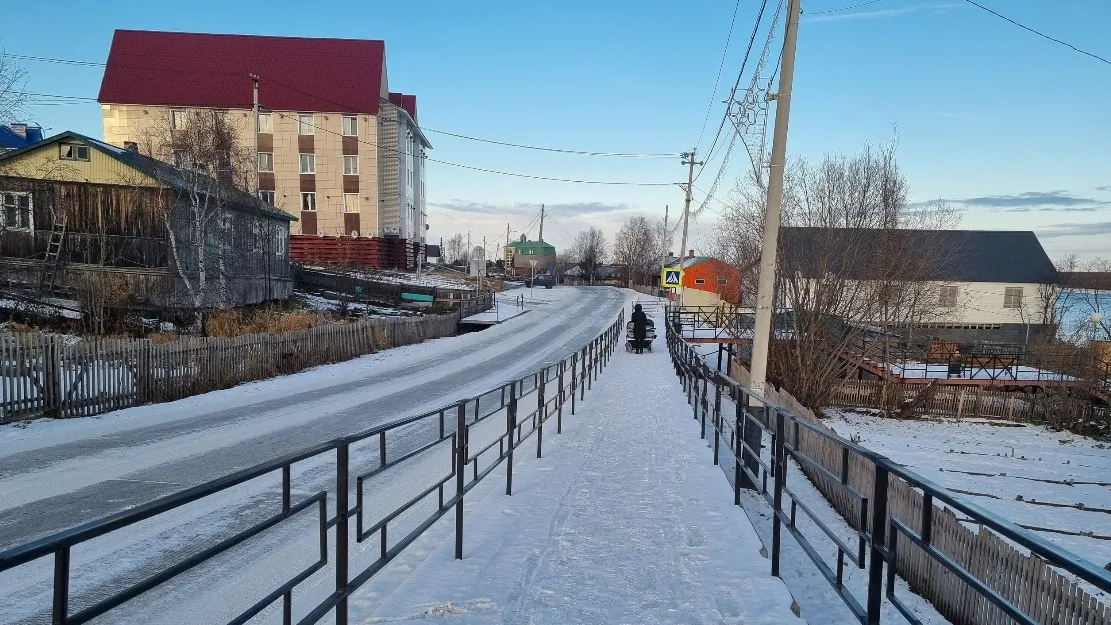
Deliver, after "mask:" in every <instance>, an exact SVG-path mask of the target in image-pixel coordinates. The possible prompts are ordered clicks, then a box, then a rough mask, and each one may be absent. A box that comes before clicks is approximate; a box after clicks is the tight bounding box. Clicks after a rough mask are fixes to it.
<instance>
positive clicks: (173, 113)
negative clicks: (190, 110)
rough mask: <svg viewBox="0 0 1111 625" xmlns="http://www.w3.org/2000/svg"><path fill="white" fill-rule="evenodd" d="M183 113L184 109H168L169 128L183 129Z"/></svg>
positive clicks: (184, 112)
mask: <svg viewBox="0 0 1111 625" xmlns="http://www.w3.org/2000/svg"><path fill="white" fill-rule="evenodd" d="M185 114H186V111H185V109H170V130H185V124H184V122H185ZM179 118H180V119H179Z"/></svg>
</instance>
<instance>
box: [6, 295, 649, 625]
mask: <svg viewBox="0 0 1111 625" xmlns="http://www.w3.org/2000/svg"><path fill="white" fill-rule="evenodd" d="M626 297H627V295H626V293H625V292H622V291H618V290H615V289H609V288H584V289H574V288H559V289H553V290H552V291H547V292H545V293H544V294H537V295H536V301H535V302H533V301H530V303H529V307H530V308H532V311H531V312H530V313H529V314H527V315H522V316H520V317H518V318H516V319H513V320H511V321H509V322H507V323H504V324H501V325H499V326H497V327H494V328H491V329H489V330H486V331H483V332H477V333H472V334H467V335H463V336H460V337H453V338H448V339H440V340H436V341H429V342H426V343H423V344H421V345H414V346H409V347H405V348H399V349H395V350H389V351H386V352H382V353H379V354H375V355H372V356H368V357H364V358H360V359H357V360H353V361H350V362H346V363H339V364H336V365H329V366H324V367H318V368H316V369H313V370H310V371H306V372H303V373H300V374H296V375H291V376H285V377H282V378H276V379H272V380H267V381H263V382H258V383H252V384H246V385H242V386H239V387H236V388H233V389H228V390H226V391H217V392H213V393H208V394H205V395H201V396H197V397H193V398H188V399H184V400H180V401H177V402H172V403H167V404H160V405H154V406H144V407H139V408H132V409H128V410H123V411H119V412H116V413H111V414H107V415H103V416H101V417H97V418H86V419H71V420H66V421H38V422H35V423H32V424H31V425H30V426H28V427H26V428H25V429H21V428H17V427H13V426H5V427H3V428H0V550H2V549H5V548H8V547H11V546H14V545H17V544H21V543H25V542H27V541H29V540H33V539H35V538H38V537H42V536H45V535H47V534H50V533H53V532H56V531H58V530H61V529H64V528H68V527H71V526H74V525H77V524H80V523H82V522H86V521H90V520H94V519H97V518H101V517H103V516H106V515H108V514H112V513H115V512H119V511H122V510H126V509H129V508H131V507H134V506H136V505H139V504H142V503H145V502H147V501H150V500H152V499H155V498H157V497H160V496H164V495H167V494H170V493H173V492H177V491H180V490H184V489H186V488H188V487H190V486H193V485H196V484H199V483H203V482H205V481H208V480H211V479H214V478H216V477H219V476H223V475H226V474H229V473H231V472H234V471H235V470H238V469H243V468H246V467H249V466H252V465H255V464H258V463H259V462H262V461H264V460H267V459H270V458H273V457H276V456H280V455H282V454H285V453H289V452H292V451H296V450H300V449H302V448H306V447H309V446H311V445H313V444H315V443H319V442H323V441H327V440H331V439H333V438H335V437H337V436H339V435H342V434H349V433H353V432H356V431H360V430H364V429H367V428H369V427H372V426H374V425H378V424H381V423H384V422H386V421H392V420H395V419H398V418H401V417H404V416H408V415H413V414H417V413H419V412H422V411H425V410H430V409H433V408H437V407H440V406H442V405H445V404H448V403H450V402H452V401H454V400H457V399H462V398H463V397H467V396H471V395H474V394H477V393H479V392H481V391H484V390H486V389H488V388H491V387H494V386H496V385H498V384H500V383H502V382H504V381H506V380H508V379H511V378H513V377H517V376H520V375H523V374H526V373H528V372H531V371H533V370H535V369H537V368H538V367H539V366H540V365H541V364H542V363H544V362H547V361H555V360H558V359H560V358H562V357H564V356H565V355H566V354H567V353H569V352H570V351H572V350H574V349H577V348H579V347H581V346H582V345H583V344H584V343H586V342H587V341H588V340H590V339H591V338H593V337H594V336H595V335H596V334H597V333H598V332H599V331H601V330H602V329H604V328H605V326H606V325H608V324H609V323H611V322H612V321H613V317H614V316H615V315H616V314H617V312H618V311H619V310H620V309H621V306H622V305H623V304H624V303H625V301H626ZM353 462H354V460H353ZM334 475H335V474H334V468H333V467H332V466H330V465H329V463H327V462H320V463H317V464H315V465H314V464H312V463H305V466H300V465H299V466H298V467H297V468H296V469H295V488H296V489H298V491H299V492H300V493H308V492H315V491H318V490H321V489H327V488H328V485H329V484H333V485H334V479H335V478H334ZM274 489H275V483H274V481H273V480H269V481H265V480H258V481H255V482H249V483H247V484H246V485H244V487H242V488H237V489H236V490H235V492H228V493H226V494H221V495H219V496H216V497H212V498H208V499H205V500H202V501H201V502H197V503H195V504H190V505H189V506H186V507H185V508H181V509H179V511H178V512H177V513H176V514H173V515H166V518H157V517H156V518H155V519H151V520H148V521H144V522H143V523H140V524H138V525H136V526H132V527H131V528H129V529H128V530H127V531H126V532H120V533H116V534H112V535H109V536H106V537H103V538H99V539H96V540H94V541H91V542H90V543H87V544H86V545H85V546H84V547H82V549H81V550H80V552H78V551H77V550H75V554H74V563H73V566H72V568H73V569H74V571H75V580H74V593H75V606H74V609H80V607H81V606H82V605H89V604H90V603H91V602H93V601H94V600H96V599H98V598H103V597H104V596H106V594H107V593H109V592H112V591H118V590H119V589H120V585H121V584H124V583H134V582H135V581H137V580H138V579H140V578H141V577H142V576H144V575H150V574H151V573H153V572H155V571H157V570H160V569H162V568H165V566H167V565H168V563H171V562H174V561H179V560H180V559H181V558H182V557H184V556H185V555H187V554H191V553H196V552H197V551H198V550H200V549H202V548H203V547H205V546H207V545H209V544H211V542H212V538H213V536H220V537H222V536H227V535H229V533H231V532H233V531H235V530H237V529H241V528H242V527H243V523H244V522H248V523H253V522H257V521H258V520H260V518H262V515H263V514H272V513H273V512H274V505H275V498H274ZM331 504H334V493H333V494H331V495H329V505H331ZM309 516H311V515H309ZM305 521H306V523H309V522H311V521H312V519H311V518H306V519H305ZM297 529H298V528H296V527H292V524H291V526H290V527H285V528H281V529H280V530H275V531H273V532H270V533H268V534H267V535H265V536H263V537H262V538H260V539H256V541H257V543H258V544H255V545H253V547H254V549H253V550H252V549H251V548H250V547H251V546H252V545H245V546H244V547H240V548H237V550H236V551H234V552H229V554H225V555H224V556H221V557H220V558H219V559H218V561H214V562H212V563H211V567H215V569H213V568H211V567H210V568H208V569H205V571H206V572H207V573H208V574H209V577H211V578H212V579H217V578H218V577H219V575H217V573H218V572H219V571H223V572H224V573H225V574H228V573H230V574H232V575H233V576H235V575H238V576H241V581H243V582H244V583H243V584H242V586H241V587H240V588H238V589H236V591H235V592H234V593H233V594H236V593H239V594H249V592H248V591H250V590H252V589H254V588H257V587H268V586H269V584H266V583H264V581H265V580H266V579H267V577H268V576H269V575H273V574H275V573H274V572H273V571H274V570H276V569H277V568H280V567H283V566H285V567H286V568H290V567H294V566H298V567H300V566H304V564H303V562H304V560H303V559H302V560H301V561H300V562H294V563H290V562H287V561H285V560H283V558H282V557H279V555H280V554H279V555H274V557H273V559H275V561H274V562H269V561H267V559H266V558H263V557H260V556H261V554H262V553H267V555H271V554H269V553H268V552H267V551H266V550H269V549H273V550H274V551H275V553H278V552H280V551H281V550H280V549H278V547H279V546H282V547H284V546H285V545H286V544H287V542H283V541H284V538H283V534H285V535H287V536H288V535H293V534H296V533H297V532H296V530H297ZM300 531H301V533H302V534H303V533H304V532H305V528H304V527H302V528H300ZM121 534H122V535H121ZM309 535H310V536H311V532H309ZM308 552H310V553H311V552H312V548H311V546H310V548H309V549H308ZM301 555H303V553H302V554H301ZM287 559H293V558H292V556H290V557H289V558H287ZM38 564H41V566H38V567H37V568H33V569H28V568H22V569H18V570H16V571H9V572H7V573H4V574H0V623H34V622H43V621H42V620H41V619H42V618H43V617H44V615H45V612H44V610H45V609H48V607H49V603H50V601H49V592H50V584H49V580H50V577H49V566H48V564H49V563H47V562H44V561H40V562H39V563H38ZM255 569H258V572H257V574H254V575H253V574H252V573H251V571H254V570H255ZM252 575H253V576H252ZM252 580H254V582H253V583H252ZM194 581H195V580H194ZM175 583H176V581H175ZM191 583H193V582H192V581H190V580H189V579H183V580H181V583H180V584H178V586H177V587H174V585H173V584H171V585H167V586H170V588H169V589H168V590H167V591H166V593H163V594H160V595H158V600H159V601H162V602H166V601H174V600H178V601H184V600H186V599H189V598H190V595H191V594H192V593H191V592H190V591H189V589H190V588H191V586H190V584H191ZM197 583H200V582H197ZM202 585H203V584H202ZM209 601H211V599H209ZM162 605H163V606H164V605H166V604H165V603H162ZM148 616H149V615H148ZM120 618H124V615H122V614H117V615H116V620H112V622H132V621H129V620H127V619H126V618H124V620H118V619H120ZM167 618H169V619H170V620H169V621H167V622H181V621H176V620H174V617H173V616H172V615H170V616H167ZM213 620H216V619H213ZM134 622H144V623H152V622H155V621H153V620H150V619H149V618H146V617H144V618H142V619H141V620H136V621H134ZM191 622H208V620H207V619H200V620H195V621H191Z"/></svg>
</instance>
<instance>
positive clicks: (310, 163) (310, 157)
mask: <svg viewBox="0 0 1111 625" xmlns="http://www.w3.org/2000/svg"><path fill="white" fill-rule="evenodd" d="M301 173H302V174H315V173H316V155H315V154H302V155H301Z"/></svg>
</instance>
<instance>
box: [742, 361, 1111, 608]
mask: <svg viewBox="0 0 1111 625" xmlns="http://www.w3.org/2000/svg"><path fill="white" fill-rule="evenodd" d="M732 375H733V377H734V378H735V379H737V380H738V381H740V382H742V383H745V382H747V380H748V371H747V370H746V369H745V368H744V367H743V366H742V365H740V363H738V362H736V361H734V364H733V374H732ZM768 400H769V401H771V402H772V403H774V404H776V405H778V406H779V407H780V408H783V409H785V410H786V411H787V412H790V413H792V414H795V415H796V416H799V417H801V418H802V419H804V420H806V421H808V422H810V423H814V424H817V425H818V426H820V427H823V428H827V427H828V426H826V425H825V424H824V423H823V422H822V420H821V419H819V418H818V417H816V416H815V415H814V413H813V411H811V410H808V409H806V408H805V407H803V406H801V405H800V404H799V403H798V402H797V401H796V400H795V399H794V397H792V396H791V394H790V393H789V392H787V391H786V390H785V389H780V390H774V389H771V390H770V392H769V396H768ZM787 436H788V437H793V436H795V432H794V431H791V430H789V431H788V432H787ZM797 436H798V449H799V452H800V453H802V454H803V455H805V456H807V457H809V458H811V459H813V460H814V461H815V462H816V463H818V464H820V465H821V466H823V467H825V468H826V469H827V470H828V471H830V472H831V473H832V474H833V475H841V471H842V462H843V461H844V459H845V458H846V457H847V459H848V483H849V484H850V485H851V486H853V487H854V488H856V489H857V490H858V491H859V492H860V493H862V494H863V495H864V496H865V497H867V498H868V500H869V501H874V500H875V499H874V497H873V495H874V492H875V485H874V480H875V465H874V464H873V462H872V461H871V460H870V459H868V458H865V457H863V456H860V455H858V454H855V453H851V452H850V453H849V454H848V455H847V456H845V455H844V453H843V452H844V445H843V444H842V443H840V442H838V441H836V440H831V439H829V438H826V437H823V436H820V435H818V434H816V433H814V432H811V431H809V430H807V429H806V428H799V431H798V434H797ZM800 468H801V469H802V471H803V473H804V474H805V475H806V476H807V477H808V478H809V479H810V481H811V482H812V483H813V484H814V485H815V487H817V489H818V490H819V491H820V492H821V493H822V495H823V496H825V498H826V499H827V500H828V501H829V502H830V504H831V505H832V506H833V507H834V509H836V510H837V512H838V513H839V514H840V515H841V516H842V517H843V518H844V519H845V521H846V522H847V523H848V524H849V525H850V526H852V527H853V528H854V529H867V530H868V531H871V528H869V527H865V528H861V527H860V521H861V519H860V512H861V511H860V501H859V500H858V499H857V498H855V497H853V496H852V495H850V494H849V493H848V492H846V491H845V489H844V488H842V485H841V483H840V482H839V481H838V480H836V479H833V478H832V477H830V475H827V474H826V473H823V472H821V471H818V470H816V469H814V468H812V467H808V466H805V465H803V466H800ZM887 497H888V499H887V502H888V504H887V518H888V519H889V520H890V519H892V518H895V519H899V520H900V521H902V522H903V523H905V524H906V525H907V526H908V527H910V528H911V529H913V530H914V531H915V532H921V531H922V526H921V521H922V506H923V505H924V500H923V496H922V493H921V491H919V490H917V489H916V488H914V487H913V486H911V485H910V484H908V483H907V482H906V481H904V480H903V479H902V478H899V477H897V476H895V475H891V476H890V480H889V482H888V490H887ZM932 514H933V527H932V539H931V542H932V544H933V545H934V547H936V548H937V549H938V550H940V551H941V552H943V553H945V554H946V555H948V556H949V557H950V558H952V559H953V560H954V561H955V562H957V563H958V564H960V565H961V566H962V567H964V568H965V569H966V570H967V571H969V572H970V573H972V574H973V575H975V576H976V577H977V578H978V579H980V580H981V581H983V582H984V583H985V584H986V585H988V586H990V587H991V588H994V589H995V590H996V591H997V592H999V593H1000V594H1002V595H1003V596H1004V597H1006V598H1007V600H1008V601H1010V602H1012V603H1013V604H1014V605H1015V606H1017V607H1018V608H1020V609H1021V610H1022V611H1023V612H1025V613H1026V614H1028V615H1030V616H1031V617H1033V618H1035V619H1036V620H1037V621H1038V622H1039V623H1042V624H1043V625H1074V624H1082V625H1111V605H1109V604H1108V603H1104V602H1101V600H1099V599H1097V598H1096V597H1094V596H1093V595H1092V594H1090V593H1089V592H1088V591H1087V590H1086V589H1085V587H1083V586H1081V585H1079V584H1077V583H1076V581H1075V580H1074V579H1072V578H1070V577H1069V576H1066V575H1065V574H1062V573H1061V572H1059V571H1058V570H1057V569H1055V568H1053V567H1051V566H1049V565H1047V564H1046V563H1045V561H1043V560H1042V559H1041V558H1039V557H1037V556H1035V555H1032V554H1028V553H1024V552H1023V551H1020V550H1019V549H1016V548H1015V547H1014V546H1013V545H1012V543H1010V542H1009V541H1007V540H1006V539H1004V538H1002V537H1000V536H999V535H997V534H996V533H994V532H992V531H991V530H990V529H987V528H985V527H983V526H980V525H976V526H973V527H969V526H968V525H967V524H966V523H964V522H962V521H961V520H960V519H958V518H957V517H956V516H955V515H954V514H953V512H952V511H951V510H950V509H948V508H944V507H941V506H938V505H934V506H933V510H932ZM865 523H866V524H869V523H871V513H869V514H868V518H867V519H866V521H865ZM896 550H897V553H898V566H897V571H898V574H899V576H900V577H902V578H903V579H904V580H906V582H907V583H908V585H909V586H910V589H911V590H912V591H913V592H915V593H916V594H918V595H920V596H922V597H924V598H925V599H927V600H928V601H929V602H930V603H932V604H933V605H934V607H935V608H937V610H938V611H939V612H940V613H941V614H942V615H943V616H945V618H947V619H948V620H949V621H950V622H951V623H953V624H954V625H1011V624H1013V623H1014V622H1015V621H1014V620H1013V619H1011V618H1010V617H1008V616H1007V615H1005V614H1004V613H1003V612H1002V611H1000V610H999V609H998V608H996V607H995V606H994V605H993V604H992V603H991V602H990V601H988V600H987V599H985V598H984V597H982V596H981V595H980V594H979V593H977V592H976V591H975V590H974V589H973V588H972V587H971V586H969V585H968V584H967V583H965V582H964V580H962V579H960V578H959V577H957V576H956V575H954V574H953V573H952V572H950V571H949V569H947V568H945V566H944V565H942V564H941V563H939V562H937V561H936V560H934V559H933V558H931V557H930V556H928V555H927V554H926V553H925V552H924V551H922V549H920V548H919V547H918V546H917V545H915V544H913V543H911V542H910V541H909V540H905V539H904V540H901V541H898V543H897V547H896Z"/></svg>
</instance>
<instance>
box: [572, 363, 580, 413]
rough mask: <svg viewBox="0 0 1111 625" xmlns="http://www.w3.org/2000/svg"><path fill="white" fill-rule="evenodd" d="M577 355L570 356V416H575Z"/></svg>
mask: <svg viewBox="0 0 1111 625" xmlns="http://www.w3.org/2000/svg"><path fill="white" fill-rule="evenodd" d="M578 355H579V354H578V353H577V352H576V353H573V354H571V414H575V394H576V393H577V392H578V387H577V386H576V384H575V383H576V381H577V380H578V369H577V368H576V367H577V366H578V364H579V363H578Z"/></svg>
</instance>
